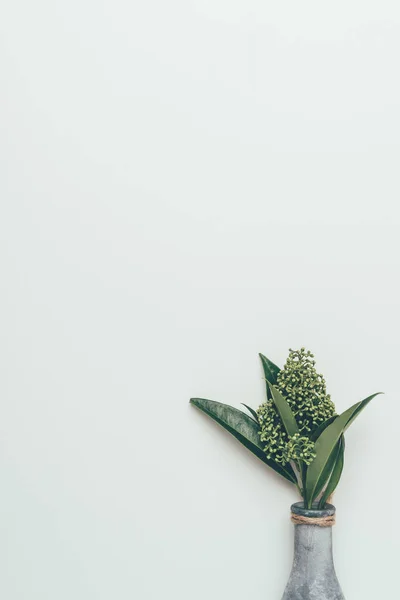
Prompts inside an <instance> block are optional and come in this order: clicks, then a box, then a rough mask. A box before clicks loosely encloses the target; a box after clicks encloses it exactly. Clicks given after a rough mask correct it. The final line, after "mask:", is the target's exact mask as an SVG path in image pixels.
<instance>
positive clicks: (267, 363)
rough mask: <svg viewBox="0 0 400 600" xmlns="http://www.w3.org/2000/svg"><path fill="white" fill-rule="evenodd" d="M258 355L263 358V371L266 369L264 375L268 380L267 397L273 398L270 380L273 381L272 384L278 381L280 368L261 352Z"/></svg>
mask: <svg viewBox="0 0 400 600" xmlns="http://www.w3.org/2000/svg"><path fill="white" fill-rule="evenodd" d="M258 356H259V357H260V358H261V364H262V367H263V371H264V377H265V379H266V381H267V398H271V392H270V389H269V387H268V382H269V383H272V384H275V383H276V380H277V377H278V373H279V371H280V368H279V367H277V366H276V365H275V364H274V363H273V362H272V361H271V360H269V358H267V357H266V356H264V354H261V353H260V354H259V355H258Z"/></svg>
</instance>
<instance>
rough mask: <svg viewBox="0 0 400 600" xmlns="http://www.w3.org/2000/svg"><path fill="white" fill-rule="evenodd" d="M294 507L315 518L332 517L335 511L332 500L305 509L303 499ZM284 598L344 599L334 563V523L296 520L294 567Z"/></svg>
mask: <svg viewBox="0 0 400 600" xmlns="http://www.w3.org/2000/svg"><path fill="white" fill-rule="evenodd" d="M291 510H292V514H293V515H299V516H300V517H307V518H312V519H315V518H317V519H323V518H326V517H333V515H334V514H335V511H336V509H335V507H334V506H333V505H332V504H326V505H325V508H324V509H323V510H319V509H317V508H313V509H306V508H304V504H303V502H296V504H293V505H292V507H291ZM282 600H345V598H344V596H343V592H342V590H341V589H340V585H339V581H338V579H337V577H336V573H335V567H334V564H333V555H332V527H329V526H328V527H321V526H319V525H311V524H308V523H307V524H296V523H295V525H294V559H293V567H292V572H291V574H290V577H289V581H288V584H287V586H286V589H285V593H284V594H283V598H282Z"/></svg>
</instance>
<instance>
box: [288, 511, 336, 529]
mask: <svg viewBox="0 0 400 600" xmlns="http://www.w3.org/2000/svg"><path fill="white" fill-rule="evenodd" d="M291 520H292V523H294V524H295V525H317V526H318V527H332V526H333V525H335V523H336V519H335V515H330V516H327V517H304V516H303V515H296V514H294V513H292V514H291Z"/></svg>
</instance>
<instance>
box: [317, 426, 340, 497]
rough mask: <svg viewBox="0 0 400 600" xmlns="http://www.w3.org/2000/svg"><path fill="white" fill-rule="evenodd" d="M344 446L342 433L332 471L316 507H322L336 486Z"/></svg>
mask: <svg viewBox="0 0 400 600" xmlns="http://www.w3.org/2000/svg"><path fill="white" fill-rule="evenodd" d="M344 448H345V443H344V436H343V435H342V437H341V438H340V440H339V443H338V451H337V454H336V457H335V464H334V467H333V469H332V473H331V475H330V477H329V481H328V484H327V486H326V488H325V490H324V493H323V494H322V496H321V499H320V501H319V505H318V508H324V506H325V503H326V501H327V500H328V498H329V496H331V495H332V494H333V492H334V491H335V490H336V488H337V485H338V483H339V480H340V478H341V476H342V471H343V466H344Z"/></svg>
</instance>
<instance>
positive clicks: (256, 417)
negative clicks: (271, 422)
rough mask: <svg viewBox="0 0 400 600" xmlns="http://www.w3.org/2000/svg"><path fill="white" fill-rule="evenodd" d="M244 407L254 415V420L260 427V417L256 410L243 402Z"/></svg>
mask: <svg viewBox="0 0 400 600" xmlns="http://www.w3.org/2000/svg"><path fill="white" fill-rule="evenodd" d="M242 406H245V407H246V408H247V410H248V411H249V413H250V414H251V415H252V417H253V418H254V420H255V422H256V423H257V425H258V416H257V413H256V411H255V410H254V408H251V406H247V404H245V403H244V402H242Z"/></svg>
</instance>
